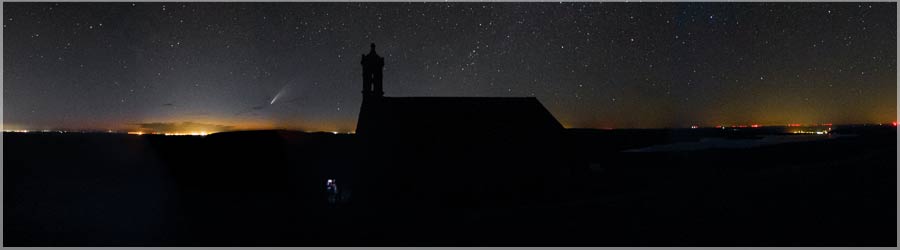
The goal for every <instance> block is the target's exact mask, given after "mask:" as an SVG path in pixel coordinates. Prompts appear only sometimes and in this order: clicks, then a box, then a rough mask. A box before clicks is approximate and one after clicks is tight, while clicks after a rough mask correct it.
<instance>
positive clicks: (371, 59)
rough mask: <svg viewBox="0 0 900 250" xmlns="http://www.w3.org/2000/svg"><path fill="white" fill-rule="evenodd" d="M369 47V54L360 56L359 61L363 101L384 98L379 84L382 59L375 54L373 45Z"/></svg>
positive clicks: (382, 64)
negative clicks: (361, 69)
mask: <svg viewBox="0 0 900 250" xmlns="http://www.w3.org/2000/svg"><path fill="white" fill-rule="evenodd" d="M369 46H370V47H371V50H369V54H368V55H365V54H364V55H362V60H361V61H360V64H362V68H363V90H362V93H363V100H364V101H365V99H371V98H380V97H382V96H384V89H383V88H382V84H381V83H382V82H381V79H382V77H381V71H382V69H384V57H381V56H379V55H378V53H376V52H375V44H374V43H372V44H371V45H369ZM373 87H374V88H373Z"/></svg>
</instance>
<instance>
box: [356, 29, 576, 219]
mask: <svg viewBox="0 0 900 250" xmlns="http://www.w3.org/2000/svg"><path fill="white" fill-rule="evenodd" d="M361 64H362V68H363V69H362V71H363V91H362V94H363V101H362V106H361V107H360V113H359V119H358V121H357V127H356V135H357V137H358V138H359V140H360V142H361V146H362V150H361V153H362V155H361V159H362V162H363V163H362V164H360V166H359V169H358V173H357V174H358V175H357V176H358V180H359V186H360V187H366V188H364V189H357V192H358V194H359V195H358V196H357V197H358V198H360V199H370V200H369V201H371V202H372V203H373V204H384V201H385V200H390V201H392V202H404V201H408V202H415V203H416V204H425V203H428V201H429V200H430V201H431V202H438V203H441V204H442V206H465V205H477V206H481V205H484V204H488V203H508V202H516V203H518V202H523V201H534V200H539V199H541V197H562V196H560V195H559V192H558V191H559V190H560V189H561V188H562V189H565V188H569V187H570V186H571V185H569V184H567V183H572V182H571V181H572V176H577V175H579V174H576V173H575V172H573V171H575V170H576V166H579V164H577V163H575V162H573V160H572V159H573V157H571V156H570V155H569V153H570V152H571V150H569V149H568V148H567V146H566V145H568V143H566V142H565V138H566V137H565V133H566V130H565V129H564V128H563V126H562V125H561V124H560V123H559V122H558V121H557V120H556V118H554V117H553V115H552V114H551V113H550V112H549V111H548V110H547V109H546V108H544V106H543V105H541V103H540V102H539V101H538V100H537V98H534V97H387V96H384V91H383V85H382V71H383V67H384V58H383V57H381V56H379V55H378V53H376V52H375V44H372V45H371V50H370V52H369V54H367V55H362V60H361ZM364 193H365V194H364ZM363 197H366V198H363ZM376 197H377V198H376ZM357 201H358V202H365V201H361V200H359V199H357ZM478 204H481V205H478Z"/></svg>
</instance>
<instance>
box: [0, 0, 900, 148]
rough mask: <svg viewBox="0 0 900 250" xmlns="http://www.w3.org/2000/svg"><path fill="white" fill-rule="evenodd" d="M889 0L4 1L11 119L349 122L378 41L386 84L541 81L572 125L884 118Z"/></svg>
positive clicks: (118, 125) (892, 52) (109, 124)
mask: <svg viewBox="0 0 900 250" xmlns="http://www.w3.org/2000/svg"><path fill="white" fill-rule="evenodd" d="M896 8H897V6H896V3H4V8H3V36H4V44H3V48H4V51H3V53H4V61H5V64H4V65H3V71H4V74H3V91H4V92H3V98H4V101H3V102H4V103H3V105H4V117H3V118H4V121H3V123H4V126H5V127H10V128H26V129H103V130H106V129H117V130H118V129H121V130H129V131H130V130H135V129H141V128H143V129H154V127H153V126H154V124H169V123H176V124H180V123H188V124H192V125H193V126H209V127H213V128H218V129H223V128H234V129H258V128H288V129H303V130H325V131H352V130H353V129H354V128H355V125H356V116H357V115H358V112H359V106H360V102H361V100H362V96H361V94H360V90H361V85H362V79H361V77H360V75H361V66H360V65H359V59H360V58H359V57H360V55H361V54H363V53H367V52H368V45H369V43H372V42H374V43H375V44H377V46H378V47H377V50H378V53H379V54H380V55H382V56H384V57H385V70H384V89H385V93H386V95H387V96H534V97H537V98H538V100H539V101H541V102H542V103H543V104H544V105H545V106H546V107H547V109H548V110H550V112H552V113H553V115H554V116H555V117H556V118H557V119H559V120H560V122H561V123H563V124H564V125H565V126H567V127H591V128H605V127H615V128H627V127H639V128H652V127H687V126H690V125H693V124H699V125H703V126H714V125H720V124H750V123H755V124H788V123H836V124H837V123H866V122H889V121H894V120H896V118H895V117H896V113H897V110H896V108H897V106H896V103H897V100H896V99H897V97H896V86H897V85H896V84H897V72H896V67H897V66H896V61H897V58H896V54H897V51H896V44H897V39H896V37H897V34H896V30H897V26H896V23H897V19H896ZM279 93H280V94H279ZM276 95H278V96H279V97H278V99H277V100H276V101H274V102H270V101H272V100H273V98H274V97H275V96H276Z"/></svg>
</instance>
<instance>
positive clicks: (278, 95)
mask: <svg viewBox="0 0 900 250" xmlns="http://www.w3.org/2000/svg"><path fill="white" fill-rule="evenodd" d="M285 89H287V85H284V87H281V90H279V91H278V94H275V97H273V98H272V101H270V102H269V105H272V104H275V101H277V100H278V97H281V95H282V94H284V90H285Z"/></svg>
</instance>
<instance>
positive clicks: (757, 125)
mask: <svg viewBox="0 0 900 250" xmlns="http://www.w3.org/2000/svg"><path fill="white" fill-rule="evenodd" d="M750 127H751V128H758V127H759V124H753V125H750Z"/></svg>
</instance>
